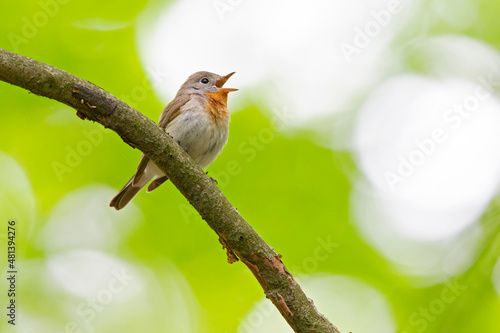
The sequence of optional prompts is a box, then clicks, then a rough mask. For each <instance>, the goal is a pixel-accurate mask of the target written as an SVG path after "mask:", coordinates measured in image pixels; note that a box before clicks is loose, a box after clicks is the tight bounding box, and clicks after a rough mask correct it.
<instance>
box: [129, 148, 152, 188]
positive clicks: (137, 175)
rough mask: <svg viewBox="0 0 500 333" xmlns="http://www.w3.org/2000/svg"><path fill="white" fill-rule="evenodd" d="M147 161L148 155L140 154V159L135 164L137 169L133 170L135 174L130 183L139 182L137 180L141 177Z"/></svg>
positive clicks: (135, 183)
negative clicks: (137, 163)
mask: <svg viewBox="0 0 500 333" xmlns="http://www.w3.org/2000/svg"><path fill="white" fill-rule="evenodd" d="M148 162H149V157H147V156H146V155H144V154H142V156H141V161H140V162H139V165H138V166H137V171H136V172H135V175H134V177H133V178H132V185H137V183H139V181H140V180H141V178H142V175H144V170H146V167H147V165H148Z"/></svg>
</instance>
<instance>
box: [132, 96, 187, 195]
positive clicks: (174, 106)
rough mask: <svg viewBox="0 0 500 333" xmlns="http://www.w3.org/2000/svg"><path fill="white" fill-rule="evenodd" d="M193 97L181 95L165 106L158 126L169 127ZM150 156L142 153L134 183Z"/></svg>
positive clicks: (137, 180) (138, 178) (139, 177)
mask: <svg viewBox="0 0 500 333" xmlns="http://www.w3.org/2000/svg"><path fill="white" fill-rule="evenodd" d="M190 99H191V96H190V95H179V96H176V97H175V98H174V99H173V100H172V101H171V102H170V103H168V105H167V106H166V107H165V109H164V110H163V112H162V113H161V115H160V121H159V122H158V126H160V127H161V128H165V127H167V125H168V124H169V123H170V122H171V121H172V120H174V119H175V117H177V116H178V115H179V113H180V111H181V108H182V106H183V105H184V104H186V103H187V102H189V100H190ZM148 162H149V158H148V157H147V156H146V155H144V154H142V156H141V161H140V162H139V165H138V166H137V171H136V172H135V175H134V177H133V178H132V184H133V185H136V184H137V183H138V182H139V181H140V180H141V177H142V175H143V174H144V170H146V166H147V165H148ZM158 186H159V185H158Z"/></svg>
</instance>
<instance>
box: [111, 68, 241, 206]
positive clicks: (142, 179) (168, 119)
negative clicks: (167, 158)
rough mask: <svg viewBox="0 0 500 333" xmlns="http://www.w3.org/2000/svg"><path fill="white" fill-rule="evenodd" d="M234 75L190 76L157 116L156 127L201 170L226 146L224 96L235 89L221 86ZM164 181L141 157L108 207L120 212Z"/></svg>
mask: <svg viewBox="0 0 500 333" xmlns="http://www.w3.org/2000/svg"><path fill="white" fill-rule="evenodd" d="M234 73H235V72H232V73H229V74H227V75H225V76H221V75H218V74H214V73H210V72H206V71H201V72H196V73H194V74H192V75H191V76H189V77H188V79H187V80H186V82H184V83H183V84H182V86H181V87H180V89H179V91H178V92H177V94H176V95H175V97H174V99H173V100H172V101H171V102H170V103H169V104H168V105H167V106H166V107H165V109H164V110H163V112H162V113H161V115H160V120H159V122H158V126H159V127H160V128H162V129H164V130H165V132H167V133H168V134H169V135H170V136H171V137H172V138H173V139H174V140H175V141H176V142H178V143H179V144H180V145H181V147H183V148H184V150H186V152H187V153H188V155H189V156H191V158H192V159H193V160H194V161H195V162H196V163H197V164H198V165H199V166H200V167H201V168H202V169H205V168H206V167H208V166H209V165H210V164H212V162H213V161H215V159H216V158H217V156H218V155H219V154H220V153H221V151H222V149H223V148H224V146H225V145H226V143H227V139H228V136H229V121H230V116H229V111H228V109H227V96H228V93H230V92H233V91H237V90H238V89H234V88H223V86H224V84H225V83H226V81H227V80H228V79H229V78H230V77H231V76H232V75H233V74H234ZM167 180H168V178H167V176H166V175H165V174H164V173H163V172H162V171H161V170H160V168H158V166H157V165H156V164H155V163H154V162H153V161H150V160H149V158H148V157H147V156H146V155H144V154H142V156H141V160H140V162H139V165H138V166H137V171H136V172H135V174H134V175H133V176H132V178H130V180H129V181H128V182H127V183H126V184H125V186H123V188H122V189H121V190H120V191H119V192H118V194H117V195H116V196H115V197H114V198H113V199H112V200H111V202H110V204H109V206H110V207H113V208H115V209H116V210H120V209H123V208H124V207H125V206H126V205H127V204H128V203H129V202H130V201H131V200H132V199H133V198H134V197H135V196H136V195H137V193H139V192H140V191H141V189H142V188H144V187H145V186H146V185H147V184H148V183H149V182H150V181H152V182H151V184H150V185H149V186H148V188H147V192H148V193H149V192H151V191H153V190H155V189H156V188H158V186H160V185H161V184H163V183H164V182H165V181H167Z"/></svg>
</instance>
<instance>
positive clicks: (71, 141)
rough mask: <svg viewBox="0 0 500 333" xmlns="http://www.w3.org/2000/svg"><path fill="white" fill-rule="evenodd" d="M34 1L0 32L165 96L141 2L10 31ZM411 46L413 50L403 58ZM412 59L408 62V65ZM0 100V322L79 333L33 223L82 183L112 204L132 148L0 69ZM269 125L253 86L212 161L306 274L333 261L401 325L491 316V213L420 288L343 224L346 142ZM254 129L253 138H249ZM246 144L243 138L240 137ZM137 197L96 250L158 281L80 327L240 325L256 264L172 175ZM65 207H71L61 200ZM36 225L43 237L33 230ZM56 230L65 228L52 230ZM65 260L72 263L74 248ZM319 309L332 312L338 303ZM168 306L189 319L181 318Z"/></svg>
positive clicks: (41, 55)
mask: <svg viewBox="0 0 500 333" xmlns="http://www.w3.org/2000/svg"><path fill="white" fill-rule="evenodd" d="M63 2H66V3H63ZM479 2H480V17H479V18H478V19H477V22H478V24H477V25H473V26H471V27H470V28H468V29H467V30H466V31H462V33H465V34H467V35H470V36H474V37H476V38H479V39H482V40H485V41H487V42H489V43H491V44H493V45H497V46H498V44H499V43H500V38H499V36H498V33H496V32H497V31H498V18H497V15H496V14H498V10H499V9H500V5H499V4H498V3H497V2H494V1H492V0H490V1H488V0H481V1H479ZM40 3H44V2H43V1H42V2H40ZM40 3H39V2H37V1H20V2H6V1H4V2H3V3H2V10H1V13H0V47H1V48H4V49H7V50H10V51H14V52H18V53H20V54H23V55H25V56H28V57H31V58H34V59H37V60H40V61H42V62H45V63H48V64H51V65H53V66H56V67H59V68H61V69H64V70H66V71H68V72H70V73H72V74H74V75H77V76H79V77H81V78H83V79H86V80H89V81H91V82H93V83H95V84H97V85H98V86H100V87H102V88H104V89H106V90H107V91H109V92H111V93H112V94H114V95H115V96H117V97H119V98H122V99H123V100H124V101H125V102H128V103H130V104H131V105H132V106H134V107H135V108H136V109H137V110H139V111H140V112H142V113H144V114H145V115H146V116H148V117H149V118H151V119H153V120H154V121H157V119H158V117H159V114H160V112H161V110H162V109H163V107H164V105H163V104H162V103H161V102H160V101H159V100H158V99H157V97H156V96H155V95H154V93H153V90H152V87H151V86H150V83H148V81H147V80H146V78H147V73H145V71H144V69H143V67H142V65H141V64H140V62H139V59H138V55H137V50H136V46H137V45H136V41H135V38H136V36H135V30H134V20H135V19H136V18H137V16H138V15H139V14H140V13H141V11H142V10H144V9H145V7H146V6H147V5H148V3H147V2H145V1H121V2H115V1H111V2H105V1H104V2H103V1H95V0H88V1H83V2H82V1H79V2H76V1H60V2H57V3H58V4H59V5H58V6H59V7H57V8H52V9H50V10H53V11H54V15H53V17H51V18H50V20H49V21H48V22H47V23H46V24H45V25H43V26H42V27H38V28H36V31H32V35H31V36H29V37H27V38H25V37H22V38H24V39H21V40H20V39H17V37H13V35H12V34H10V35H9V33H11V32H14V33H16V34H17V35H18V36H23V34H22V31H21V30H22V29H23V25H24V24H25V20H28V19H29V20H31V17H32V16H33V15H34V14H35V13H37V12H38V11H40V10H43V8H42V6H41V5H40ZM158 4H161V3H160V2H158ZM96 17H98V18H99V19H100V20H102V21H103V22H107V23H106V24H108V26H109V27H110V28H109V29H107V28H103V29H102V30H91V29H86V28H82V27H80V26H79V24H75V22H87V21H88V20H93V19H95V18H96ZM479 22H480V24H479ZM417 24H418V23H417ZM447 29H449V28H447V27H441V26H439V25H436V26H434V27H432V29H431V30H435V31H436V33H443V32H449V31H446V30H447ZM443 30H444V31H443ZM431 33H432V32H431ZM412 61H413V60H412V59H411V57H409V58H408V62H410V63H411V62H412ZM414 67H415V68H416V70H418V67H419V64H418V63H415V64H414ZM137 87H142V88H140V89H141V91H142V92H143V93H144V94H143V95H141V97H140V98H134V97H133V93H132V92H133V91H134V89H136V90H137ZM136 90H135V91H136ZM0 102H1V103H0V119H1V122H0V138H1V140H0V161H1V162H2V164H1V165H2V167H4V168H6V169H4V170H1V171H0V173H1V174H2V176H1V177H0V179H1V181H2V183H0V191H1V193H2V194H1V195H2V196H1V197H0V198H2V203H0V208H1V209H2V211H1V212H0V228H2V230H1V232H2V233H3V232H4V230H3V229H6V228H7V225H6V221H7V219H15V220H16V222H17V227H18V229H17V230H18V233H17V256H18V257H17V260H18V264H19V271H20V274H19V276H20V277H19V280H18V286H17V287H18V290H19V293H18V295H19V296H18V297H17V301H18V305H19V308H18V326H16V327H15V328H13V327H12V326H11V325H9V324H7V322H6V321H7V320H6V316H5V314H4V312H5V310H2V312H1V314H2V316H1V317H0V318H2V319H1V321H0V330H1V331H2V332H66V331H68V332H72V331H74V332H78V330H76V329H75V328H71V327H70V328H68V327H66V326H65V325H66V324H67V323H68V322H71V321H73V320H74V317H75V315H74V311H75V310H74V308H72V307H75V306H76V307H78V304H80V303H81V302H85V301H86V300H85V297H84V296H80V297H81V298H79V296H75V295H74V294H72V295H69V294H68V293H66V292H63V291H62V290H63V289H64V288H63V285H62V284H61V282H60V281H50V279H49V278H48V276H49V277H50V276H51V275H50V274H49V273H50V272H49V271H50V267H49V268H46V267H45V266H44V263H46V262H47V260H49V258H50V257H51V256H57V255H62V254H64V251H63V250H61V249H55V250H47V248H46V246H44V245H43V244H45V243H43V242H49V243H50V241H49V240H50V233H49V234H47V232H46V231H44V227H45V225H46V224H47V221H48V220H49V218H50V217H51V216H52V214H53V212H54V209H55V207H57V206H58V204H59V203H60V202H61V200H62V199H63V198H65V197H66V196H67V195H68V194H71V193H75V191H80V190H82V189H84V190H85V189H89V191H90V192H89V193H93V192H92V191H91V190H92V189H94V188H97V189H103V191H104V192H103V193H106V195H107V196H106V195H104V196H103V197H102V198H100V199H102V200H101V201H102V202H101V201H99V202H100V203H102V205H103V206H107V204H108V202H109V200H110V199H111V198H112V196H113V193H114V192H115V191H117V190H119V188H121V186H122V185H123V184H124V183H125V182H126V181H127V180H128V179H129V177H130V176H131V175H132V173H133V171H134V170H135V168H136V166H137V163H138V161H139V157H140V152H139V151H137V150H134V149H131V148H130V147H129V146H128V145H126V144H124V143H123V142H122V140H121V139H120V138H119V137H118V136H117V135H116V134H115V133H113V132H111V131H109V130H105V129H103V128H102V126H101V125H99V124H96V123H92V122H90V121H82V120H80V119H79V118H78V117H76V116H75V111H74V110H72V109H70V108H69V107H67V106H64V105H61V104H60V103H58V102H55V101H52V100H49V99H45V98H42V97H39V96H35V95H33V94H30V93H28V92H27V91H24V90H22V89H20V88H17V87H14V86H10V85H8V84H6V83H3V82H2V83H0ZM229 103H231V102H229ZM278 126H279V124H276V123H275V122H273V121H272V113H271V111H270V110H266V109H265V108H263V107H262V106H257V105H255V104H253V103H252V102H250V101H249V102H248V103H246V104H245V106H244V107H242V109H241V110H238V112H236V113H234V115H233V116H232V121H231V127H230V138H229V142H228V144H227V146H226V147H225V149H224V151H223V153H222V154H221V155H220V157H219V158H218V159H217V161H216V162H215V163H214V164H213V165H212V166H210V167H209V168H208V172H209V176H213V177H214V178H216V179H218V180H219V185H220V187H221V188H222V190H223V192H224V193H225V195H226V196H227V197H228V199H229V200H230V201H231V203H232V204H233V205H234V206H235V207H237V209H238V210H239V212H240V213H241V214H242V216H244V217H245V219H246V220H247V221H248V222H249V223H250V224H251V225H252V226H253V227H254V228H255V229H256V230H257V232H258V233H259V234H260V235H261V236H262V237H263V238H264V239H265V240H266V241H267V242H268V243H269V244H270V245H271V246H273V247H274V249H275V250H276V251H277V252H278V253H281V254H282V255H283V261H284V263H285V265H287V266H288V267H289V268H290V270H291V272H292V274H294V275H295V274H296V275H298V276H304V277H303V279H307V278H308V277H309V276H315V275H321V274H334V275H344V276H352V277H355V278H357V279H359V280H360V281H363V282H364V283H366V284H368V285H370V286H371V287H373V288H375V289H376V290H378V291H379V292H381V293H382V294H383V295H384V297H385V298H386V299H387V300H388V302H389V303H388V304H389V309H390V311H391V312H392V313H393V314H394V320H395V323H396V326H397V331H398V332H422V331H425V332H440V333H444V332H454V333H462V332H464V333H465V332H472V331H474V332H482V333H487V332H498V331H500V322H499V321H498V314H499V313H500V303H499V300H498V295H497V293H495V291H494V288H493V286H492V283H491V279H490V277H491V274H492V270H493V266H494V264H495V262H496V260H497V259H498V254H499V253H498V252H499V250H498V249H497V248H495V244H499V243H498V241H497V239H496V238H497V236H496V235H497V234H498V233H497V231H498V228H499V227H498V222H497V219H494V218H493V219H485V221H484V222H483V223H484V224H485V227H487V228H488V230H491V233H490V235H491V236H489V237H487V238H486V239H485V241H484V243H483V244H479V245H478V246H479V248H478V253H479V255H478V257H477V261H476V263H475V264H474V265H472V266H471V267H470V268H469V269H468V270H467V271H466V272H465V273H463V274H462V275H461V276H456V277H453V278H452V279H451V282H450V281H447V282H443V283H439V284H436V285H433V286H432V287H422V286H420V285H419V283H416V282H415V279H412V277H410V276H406V275H404V274H401V273H400V272H399V271H398V270H397V269H395V267H394V265H393V264H392V263H391V262H390V260H389V259H387V258H385V256H384V255H383V254H382V253H379V252H377V250H376V249H374V248H373V247H371V246H370V245H369V244H368V243H367V242H365V240H364V239H363V237H362V236H361V235H360V234H359V233H358V231H357V229H356V228H355V227H354V226H353V224H352V220H351V219H352V217H351V215H350V212H349V198H350V194H351V186H352V185H351V184H352V183H351V180H352V178H353V177H355V176H356V174H357V171H356V169H355V167H354V163H353V162H352V158H351V157H350V155H349V153H348V152H342V151H332V150H330V149H327V148H325V147H323V146H320V145H318V144H317V143H316V142H317V140H316V138H315V136H316V134H315V132H313V131H312V130H311V131H309V130H306V129H300V130H299V129H296V130H293V131H291V132H287V133H286V134H284V133H283V132H281V131H280V130H279V129H278V128H277V127H278ZM263 129H265V133H272V134H273V136H272V137H271V139H269V138H268V137H266V138H265V139H262V135H263V134H262V133H263ZM259 135H260V136H259ZM252 138H253V139H252ZM252 140H253V141H252ZM255 140H257V144H252V143H251V142H254V141H255ZM242 145H243V146H244V147H246V150H245V149H243V152H242ZM82 151H83V152H84V154H82V153H81V152H82ZM5 170H10V171H9V172H7V171H5ZM16 170H17V171H16ZM19 170H24V174H23V173H22V172H20V171H19ZM29 193H32V195H33V200H30V199H29ZM99 193H100V192H99ZM83 198H87V199H88V200H90V197H85V196H83ZM134 204H135V205H136V206H137V208H138V209H135V210H134V213H133V215H131V216H133V217H134V218H133V219H134V221H132V222H130V221H129V222H130V223H129V226H130V225H132V227H130V230H128V231H127V232H123V233H120V234H119V235H122V236H123V237H119V238H118V239H113V240H109V242H112V244H113V246H111V245H110V246H109V247H106V246H102V247H100V248H99V249H98V250H99V251H102V252H104V253H107V254H109V255H110V256H113V257H114V258H119V259H120V260H121V261H123V262H126V263H128V264H130V265H131V266H132V267H136V269H137V270H138V271H139V272H142V273H143V275H144V276H145V278H144V281H156V282H155V283H151V284H146V285H145V286H143V289H141V290H140V291H138V293H142V294H143V296H144V298H141V301H140V302H139V301H137V302H136V301H133V300H132V301H127V300H126V299H125V300H122V302H123V304H124V305H123V306H125V307H127V310H126V311H125V310H124V312H111V311H107V309H104V310H102V311H97V314H96V315H95V317H92V323H91V325H90V326H89V327H90V328H89V327H84V328H82V330H81V332H188V331H189V332H236V331H237V330H238V327H239V325H240V323H241V322H242V320H243V318H244V317H245V316H246V315H247V314H248V312H249V311H250V309H251V308H252V307H253V306H254V305H255V304H256V302H258V301H259V300H261V299H263V298H264V295H263V293H262V289H261V287H260V286H259V284H258V283H257V281H256V279H255V278H254V276H253V275H252V274H251V273H250V272H249V271H248V269H247V268H246V267H245V265H243V264H242V263H240V262H238V263H235V264H232V265H229V264H227V262H226V254H225V253H224V251H222V248H221V245H220V244H219V242H218V240H217V236H216V235H215V234H214V232H213V231H212V230H210V229H209V228H208V227H207V225H206V224H205V223H204V222H203V221H202V220H201V218H200V217H199V216H198V215H197V213H196V212H195V211H194V209H193V208H191V207H190V206H189V204H188V203H187V201H186V199H185V198H184V197H183V196H182V195H180V194H179V192H178V191H177V190H176V189H175V187H174V186H173V185H172V184H171V183H166V184H165V185H163V186H162V187H161V189H159V190H157V191H155V192H153V193H150V194H146V193H144V192H143V193H141V194H140V195H138V197H136V198H135V199H134ZM85 205H86V203H83V202H82V206H84V207H85ZM75 207H76V206H75ZM92 207H94V206H92ZM106 214H108V213H106ZM113 214H115V212H114V211H112V210H111V209H110V212H109V215H106V216H111V217H109V219H110V220H111V221H112V222H113V223H120V220H119V219H116V220H113V219H114V218H115V217H112V216H113ZM116 214H122V212H120V213H116ZM125 214H127V213H123V216H125ZM134 214H135V215H134ZM63 216H64V214H63ZM67 216H72V215H71V212H67ZM90 216H92V215H90ZM120 216H122V215H120ZM64 222H65V223H67V224H69V225H71V223H72V221H71V220H66V221H64ZM113 228H117V229H119V228H120V226H116V225H114V226H113ZM113 230H114V229H113ZM96 232H99V230H97V231H96ZM41 235H44V236H43V237H44V241H43V242H42V241H40V240H39V239H40V237H41ZM2 237H3V238H2V246H1V251H0V258H2V259H0V262H1V265H0V267H2V268H4V267H5V266H4V265H6V260H5V259H3V258H4V253H5V252H4V249H5V244H4V243H5V240H6V235H5V234H2ZM54 237H60V235H59V236H56V233H54ZM82 237H83V236H82ZM322 242H330V243H334V244H335V249H334V251H331V253H329V254H328V256H327V257H326V258H323V257H322V258H323V259H321V260H316V261H314V262H313V263H312V264H311V260H310V259H311V258H314V255H315V250H316V249H317V248H318V244H321V243H322ZM104 243H106V242H104ZM41 244H42V245H41ZM68 248H69V247H68ZM23 263H24V266H23ZM72 265H73V266H72V267H74V266H78V262H74V263H73V264H72ZM172 267H175V268H172ZM23 268H24V271H23ZM173 271H175V272H176V274H178V276H182V278H179V279H180V280H182V282H178V281H177V282H176V283H178V284H179V285H182V286H183V289H182V288H181V289H182V290H189V292H188V294H189V299H186V298H184V296H182V295H185V294H182V293H181V296H179V297H178V298H175V300H176V301H175V302H170V301H165V300H164V299H163V298H162V297H166V298H168V297H170V296H171V295H172V293H175V291H174V290H173V289H169V287H167V285H169V284H170V283H171V281H170V280H169V279H170V278H169V276H170V274H173V273H171V272H173ZM48 272H49V273H48ZM5 274H6V273H4V275H2V280H3V282H2V284H0V286H1V287H2V289H1V291H0V293H1V294H2V298H0V299H1V301H0V302H1V304H0V305H1V306H0V308H2V309H5V306H6V304H8V303H7V302H8V298H7V295H6V293H5V290H6V288H7V285H6V284H5ZM457 281H458V282H457ZM455 282H457V283H459V284H460V285H461V286H466V288H465V289H464V290H461V289H460V291H459V292H458V294H457V297H456V298H454V300H453V301H452V302H450V303H446V307H445V308H444V309H443V310H442V311H440V312H439V315H432V316H431V317H432V318H429V319H426V320H425V330H421V329H422V327H423V326H422V325H423V324H422V323H420V322H417V324H415V320H416V319H415V318H416V317H415V313H417V314H419V313H420V311H421V309H424V310H425V309H428V308H429V307H432V306H433V304H434V303H436V300H439V299H441V298H442V297H443V296H442V295H443V291H444V290H447V288H449V283H455ZM47 285H48V286H50V287H47ZM186 286H188V287H186ZM159 295H166V296H159ZM190 302H191V303H194V305H193V304H191V303H190ZM180 303H183V304H184V303H186V304H188V303H189V304H188V305H186V304H184V305H182V306H181V305H179V304H180ZM177 307H184V308H186V309H189V311H188V312H187V313H188V314H190V315H188V316H187V317H182V316H181V315H179V316H178V317H177V318H171V317H170V316H171V314H172V313H175V311H174V310H175V308H177ZM319 310H320V311H321V310H322V309H319ZM124 314H126V315H124ZM358 315H359V316H360V317H363V316H364V314H363V313H359V314H358ZM169 318H171V319H172V321H170V319H169ZM412 318H413V319H412ZM418 318H423V317H422V316H420V315H418ZM330 319H331V321H332V322H333V323H335V322H336V319H337V318H330ZM76 321H77V322H78V320H76ZM174 321H176V323H177V324H175V325H178V326H175V325H174V324H173V322H174ZM177 321H186V322H191V324H190V326H189V327H190V328H189V329H186V328H185V326H182V323H178V322H177ZM23 325H25V328H24V330H23ZM347 327H348V326H347ZM80 328H81V327H80ZM346 332H348V331H346ZM356 333H361V332H356Z"/></svg>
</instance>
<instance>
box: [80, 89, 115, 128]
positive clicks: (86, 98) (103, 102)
mask: <svg viewBox="0 0 500 333" xmlns="http://www.w3.org/2000/svg"><path fill="white" fill-rule="evenodd" d="M72 95H73V97H75V98H76V99H78V100H79V101H80V103H81V104H83V105H85V106H86V107H87V108H88V109H89V111H90V112H89V113H86V114H83V113H82V112H80V111H77V113H76V114H77V115H78V117H80V118H81V119H92V120H94V118H97V117H96V116H98V115H102V116H105V117H109V116H111V115H112V114H113V113H114V112H115V109H116V107H117V105H118V104H117V102H116V101H113V100H111V99H109V98H106V97H105V96H104V95H101V94H99V93H98V92H96V91H94V90H92V89H88V88H86V87H84V86H80V85H78V84H75V85H73V92H72Z"/></svg>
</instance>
